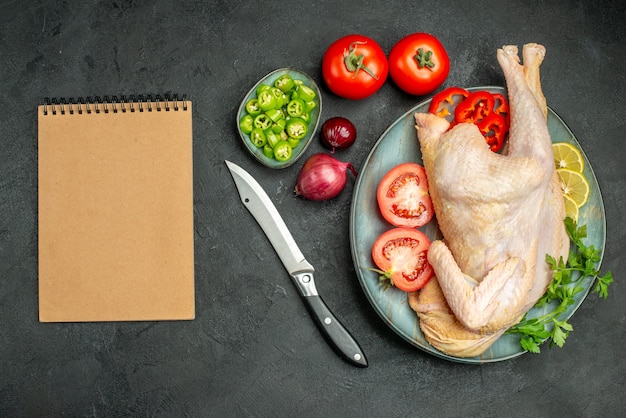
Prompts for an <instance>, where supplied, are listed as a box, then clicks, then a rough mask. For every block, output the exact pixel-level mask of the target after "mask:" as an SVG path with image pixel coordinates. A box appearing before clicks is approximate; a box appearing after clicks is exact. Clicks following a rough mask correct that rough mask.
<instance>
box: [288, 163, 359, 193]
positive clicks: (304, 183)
mask: <svg viewBox="0 0 626 418" xmlns="http://www.w3.org/2000/svg"><path fill="white" fill-rule="evenodd" d="M347 170H350V171H351V172H352V173H353V174H354V175H355V176H356V175H357V173H356V170H355V169H354V167H353V166H352V164H350V163H345V162H342V161H339V160H337V159H336V158H335V157H332V156H330V155H328V154H324V153H319V154H315V155H312V156H311V157H310V158H309V159H308V160H307V161H306V162H305V163H304V165H303V166H302V169H300V173H299V174H298V180H297V182H296V188H295V193H296V195H298V196H302V197H303V198H305V199H308V200H314V201H323V200H330V199H333V198H335V197H337V196H339V194H340V193H341V191H342V190H343V189H344V188H345V187H346V184H347V182H348V174H347Z"/></svg>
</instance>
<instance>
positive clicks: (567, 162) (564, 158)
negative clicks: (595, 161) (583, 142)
mask: <svg viewBox="0 0 626 418" xmlns="http://www.w3.org/2000/svg"><path fill="white" fill-rule="evenodd" d="M552 151H553V153H554V165H555V166H556V168H557V169H560V168H567V169H569V170H572V171H576V172H578V173H582V172H583V169H584V168H585V162H584V160H583V156H582V154H581V152H580V151H579V150H578V148H576V146H574V145H572V144H570V143H568V142H557V143H554V144H552Z"/></svg>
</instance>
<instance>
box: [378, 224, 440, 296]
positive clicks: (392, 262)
mask: <svg viewBox="0 0 626 418" xmlns="http://www.w3.org/2000/svg"><path fill="white" fill-rule="evenodd" d="M428 248H430V240H429V239H428V237H427V236H426V234H424V233H423V232H422V231H420V230H418V229H415V228H393V229H390V230H388V231H386V232H383V233H382V234H381V235H380V236H379V237H378V238H377V239H376V241H375V242H374V245H373V246H372V259H373V260H374V264H376V266H377V267H378V268H379V269H380V271H381V272H382V273H384V275H385V277H387V278H389V279H391V283H392V284H393V285H394V286H395V287H397V288H398V289H400V290H402V291H405V292H413V291H416V290H419V289H421V288H422V287H424V285H426V283H428V281H429V280H430V278H431V277H432V276H433V274H434V271H433V268H432V266H431V265H430V263H428V260H427V255H428Z"/></svg>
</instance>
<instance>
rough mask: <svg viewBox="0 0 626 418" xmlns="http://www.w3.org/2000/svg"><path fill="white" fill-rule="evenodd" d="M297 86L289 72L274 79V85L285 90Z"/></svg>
mask: <svg viewBox="0 0 626 418" xmlns="http://www.w3.org/2000/svg"><path fill="white" fill-rule="evenodd" d="M295 86H296V83H295V82H294V81H293V78H291V76H290V75H289V74H284V75H281V76H280V77H278V78H277V79H276V81H274V87H277V88H279V89H281V90H282V91H283V92H288V91H290V90H292V89H293V88H294V87H295Z"/></svg>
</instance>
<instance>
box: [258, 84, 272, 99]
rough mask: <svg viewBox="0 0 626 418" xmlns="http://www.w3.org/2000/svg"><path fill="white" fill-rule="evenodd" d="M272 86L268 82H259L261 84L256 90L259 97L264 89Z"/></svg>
mask: <svg viewBox="0 0 626 418" xmlns="http://www.w3.org/2000/svg"><path fill="white" fill-rule="evenodd" d="M270 87H271V86H269V85H267V84H259V86H258V87H257V88H256V90H255V92H256V95H257V97H259V94H261V92H262V91H265V90H269V89H270Z"/></svg>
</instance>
